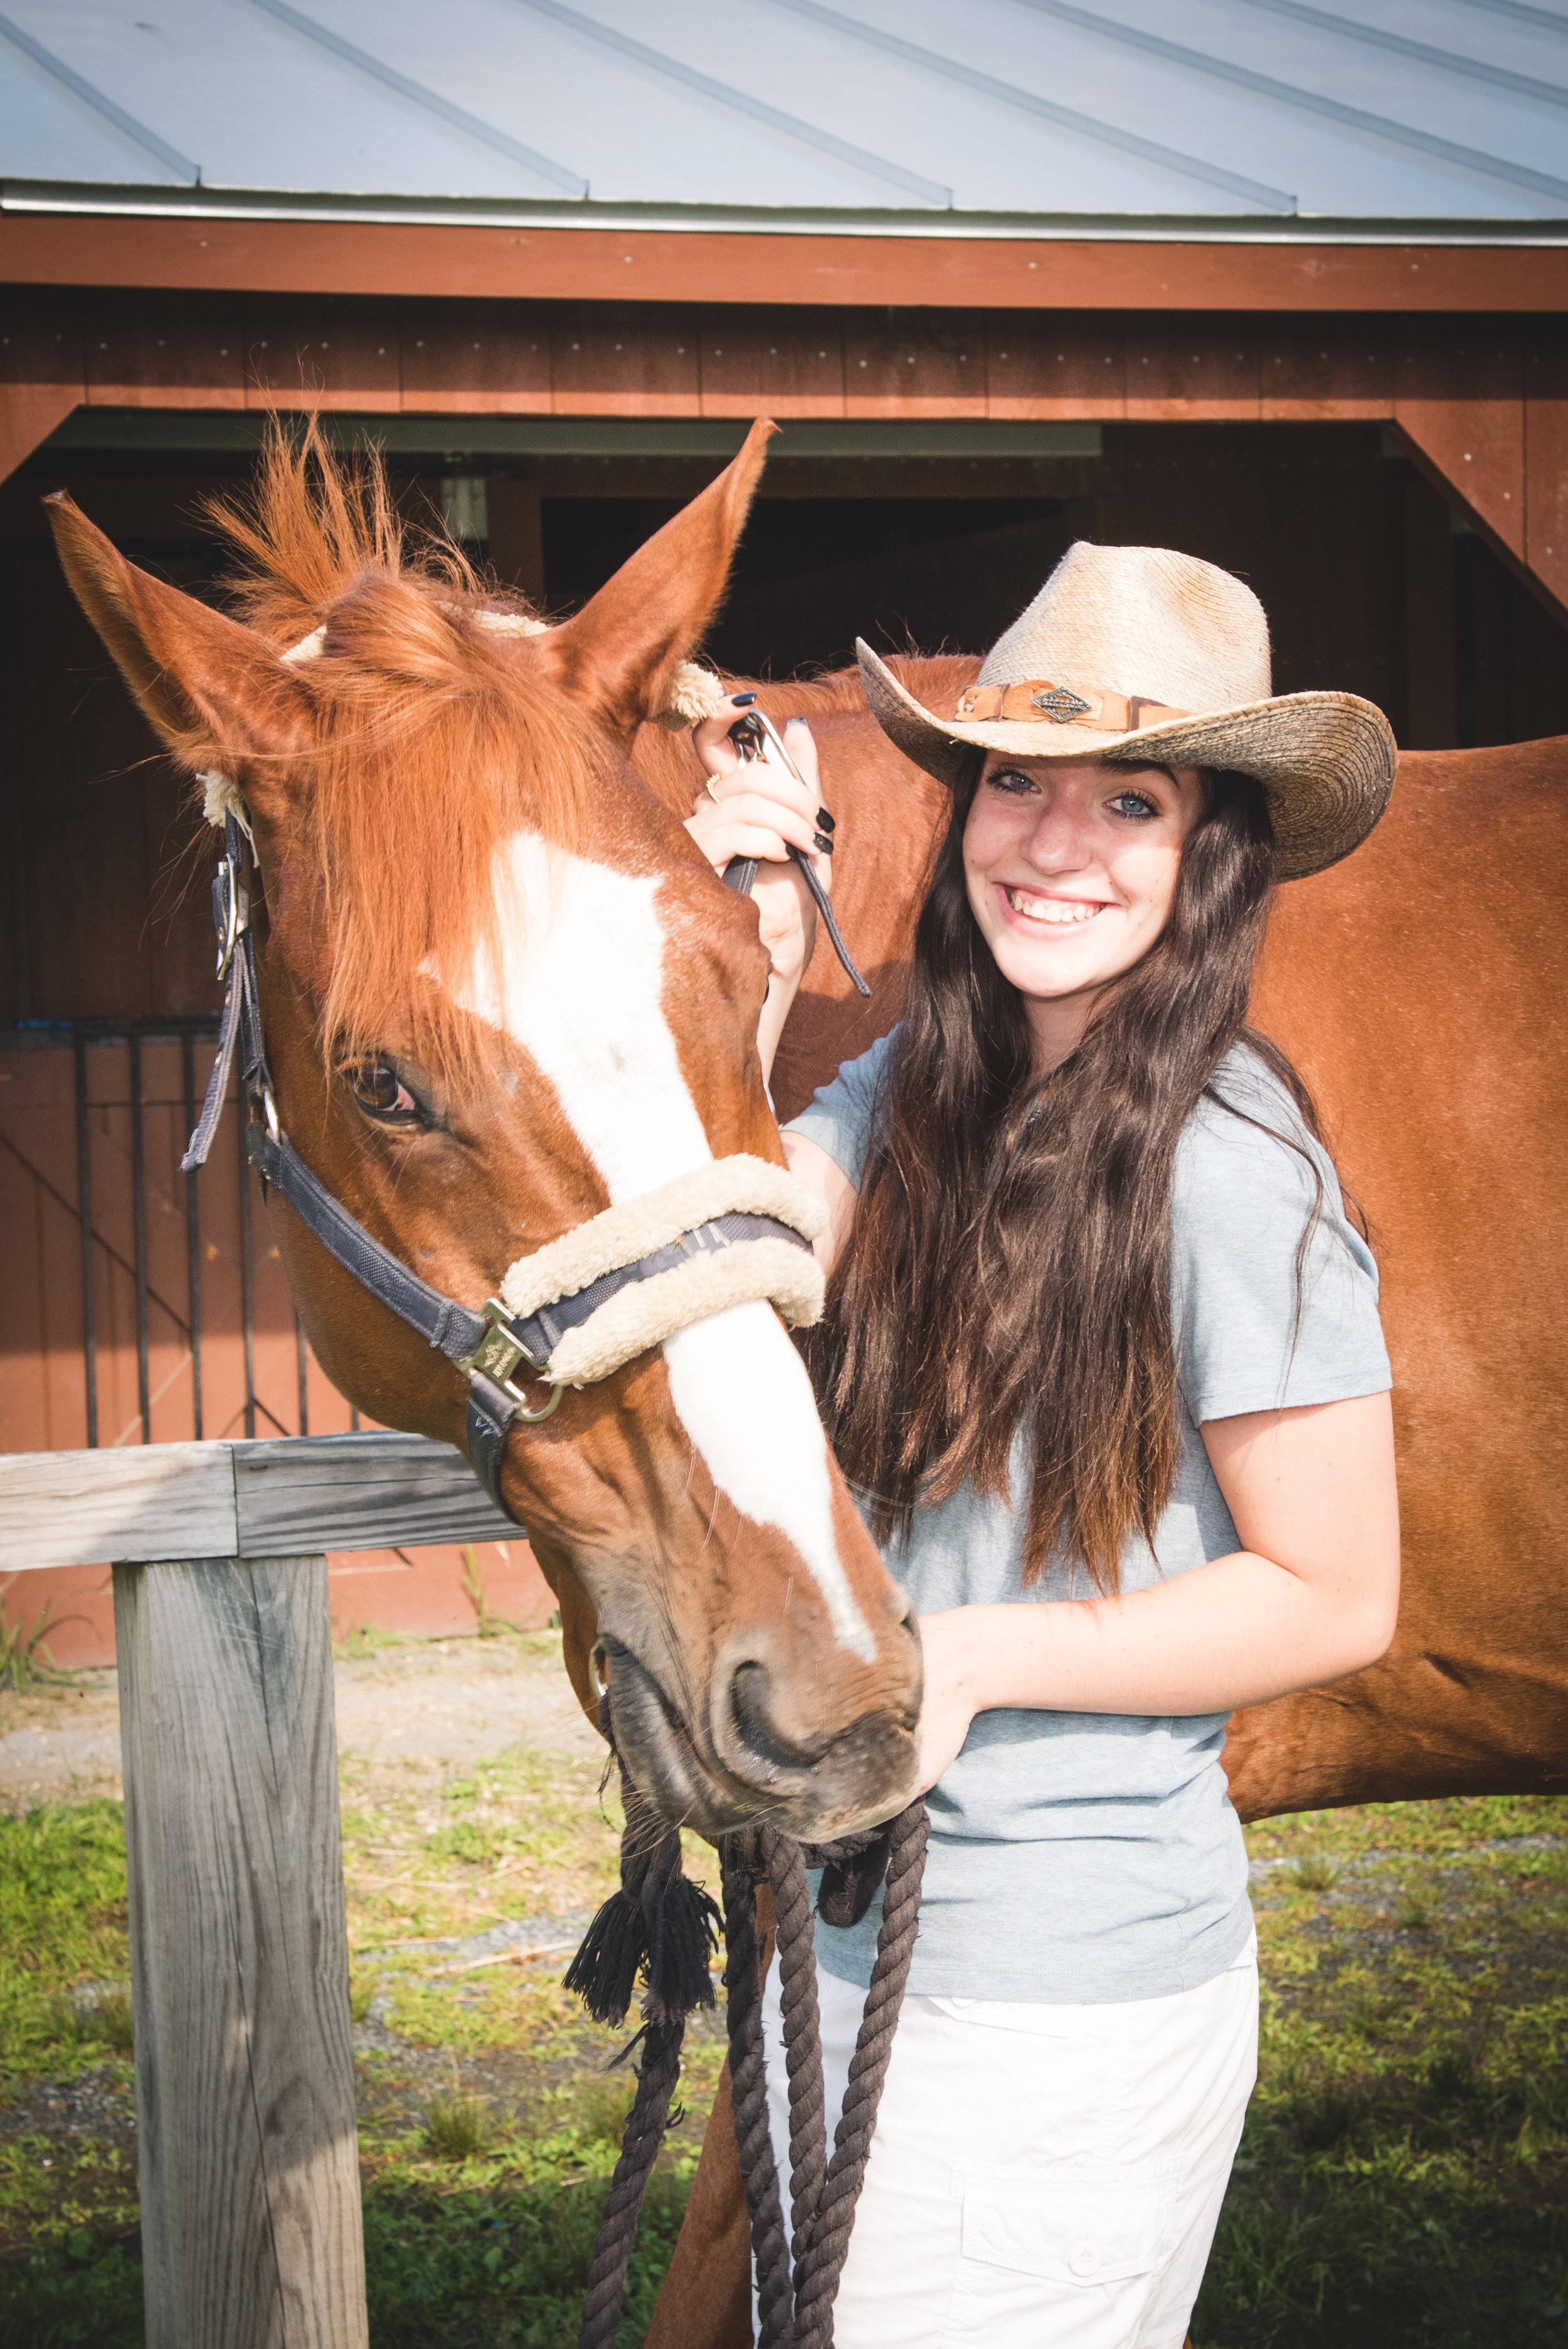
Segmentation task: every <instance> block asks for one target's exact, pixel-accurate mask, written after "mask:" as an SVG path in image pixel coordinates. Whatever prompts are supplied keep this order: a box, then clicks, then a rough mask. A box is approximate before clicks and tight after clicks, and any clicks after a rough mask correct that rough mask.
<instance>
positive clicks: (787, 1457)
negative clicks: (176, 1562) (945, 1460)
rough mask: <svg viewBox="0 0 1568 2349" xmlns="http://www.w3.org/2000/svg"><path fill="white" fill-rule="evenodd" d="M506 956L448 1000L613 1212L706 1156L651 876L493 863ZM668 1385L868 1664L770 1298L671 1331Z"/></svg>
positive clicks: (581, 865)
mask: <svg viewBox="0 0 1568 2349" xmlns="http://www.w3.org/2000/svg"><path fill="white" fill-rule="evenodd" d="M492 874H493V883H494V889H495V906H496V917H497V934H498V936H499V938H500V967H499V968H497V964H496V958H495V957H493V956H492V955H491V954H490V951H489V950H488V948H484V947H481V948H480V952H479V953H478V955H477V956H476V957H475V962H474V968H473V970H472V973H471V974H470V977H469V983H468V985H467V986H466V987H465V988H460V989H459V990H458V999H459V1001H460V1002H461V1003H462V1004H463V1006H464V1008H465V1009H467V1010H469V1011H472V1012H473V1013H475V1014H476V1015H477V1017H478V1018H480V1019H485V1020H488V1021H489V1022H490V1025H491V1026H492V1027H495V1028H499V1029H500V1030H503V1032H504V1033H505V1034H507V1035H509V1036H512V1037H515V1038H516V1040H517V1041H518V1042H519V1043H520V1044H521V1045H522V1047H523V1048H524V1050H526V1051H527V1052H528V1053H529V1054H530V1055H531V1057H532V1059H533V1060H534V1061H535V1062H536V1063H537V1064H538V1066H539V1067H540V1069H542V1071H543V1073H544V1074H545V1076H547V1077H548V1078H549V1080H550V1081H551V1083H552V1085H553V1086H554V1088H555V1091H556V1094H557V1097H558V1098H559V1100H560V1102H561V1106H562V1111H563V1112H564V1113H565V1115H566V1117H567V1119H568V1120H569V1121H570V1123H571V1124H572V1127H573V1131H574V1132H575V1133H576V1135H577V1138H578V1140H579V1141H580V1142H581V1143H582V1144H583V1149H584V1150H585V1151H586V1152H587V1154H588V1155H589V1157H590V1158H591V1159H592V1160H593V1164H594V1165H595V1166H596V1167H597V1168H598V1170H599V1173H600V1174H602V1175H603V1178H604V1184H605V1187H606V1189H607V1190H608V1191H609V1194H610V1200H611V1204H612V1206H618V1205H619V1204H620V1203H621V1201H622V1200H624V1199H631V1198H635V1197H636V1196H637V1195H638V1194H639V1193H640V1192H643V1191H652V1190H655V1189H656V1188H657V1187H658V1185H660V1184H662V1183H668V1182H672V1181H673V1180H674V1179H675V1177H676V1175H677V1174H688V1173H689V1172H690V1171H691V1169H692V1168H693V1167H695V1166H705V1165H709V1164H712V1161H713V1151H712V1148H711V1146H710V1145H709V1143H708V1139H707V1133H706V1132H705V1131H704V1128H703V1123H702V1120H701V1118H700V1117H699V1116H698V1115H697V1111H696V1102H694V1101H693V1100H692V1097H691V1094H690V1092H689V1091H688V1090H687V1087H686V1079H685V1077H684V1076H683V1075H682V1074H681V1066H680V1057H679V1055H678V1053H677V1052H676V1042H675V1038H674V1036H673V1035H672V1034H671V1033H670V1029H669V1025H668V1022H667V1021H666V1020H665V1013H664V1001H663V998H664V960H665V932H664V925H663V923H662V921H661V920H660V917H659V912H658V905H657V899H658V894H659V886H660V883H659V876H658V875H657V874H634V873H617V872H615V871H614V870H613V869H612V867H610V866H609V865H607V864H593V863H591V862H589V860H588V859H586V858H585V857H581V856H574V855H572V854H569V853H568V852H567V851H565V850H563V849H552V848H550V847H549V846H548V845H547V844H546V843H545V842H544V841H543V840H542V838H541V837H540V835H539V834H538V833H515V834H514V835H513V837H512V838H511V840H510V841H508V842H507V843H505V845H504V846H503V847H502V848H500V849H499V850H498V851H497V853H496V857H495V863H494V865H493V867H492ZM665 1363H666V1365H667V1367H668V1370H669V1377H670V1391H671V1393H672V1396H673V1398H674V1401H675V1406H676V1413H677V1414H678V1416H679V1418H680V1422H681V1424H682V1426H683V1427H684V1428H685V1429H686V1433H687V1434H688V1435H689V1436H690V1437H691V1440H692V1442H693V1443H694V1444H696V1448H697V1450H698V1451H699V1452H700V1453H701V1454H702V1456H703V1458H704V1460H705V1461H706V1462H707V1469H708V1474H709V1475H711V1477H712V1478H713V1481H714V1483H715V1485H717V1487H718V1489H719V1491H720V1492H722V1493H724V1494H725V1495H727V1497H728V1499H729V1500H731V1501H732V1502H733V1503H734V1505H735V1506H736V1507H737V1508H738V1510H739V1511H740V1513H741V1515H742V1516H747V1517H750V1518H751V1519H752V1520H753V1521H754V1522H755V1523H756V1524H758V1525H763V1526H772V1527H773V1528H774V1529H775V1530H776V1531H778V1532H779V1533H781V1534H783V1535H784V1536H785V1537H786V1538H787V1539H788V1540H789V1541H790V1542H792V1543H793V1544H794V1546H795V1547H796V1548H797V1549H798V1550H799V1553H800V1556H801V1557H802V1558H804V1560H805V1562H806V1565H807V1566H808V1568H810V1573H811V1576H812V1578H813V1579H814V1581H815V1582H816V1585H817V1588H818V1589H819V1590H820V1593H821V1597H822V1601H823V1604H824V1606H825V1607H826V1608H827V1610H828V1618H829V1620H830V1623H831V1624H832V1627H833V1633H834V1636H835V1638H836V1639H837V1640H839V1641H840V1642H841V1644H842V1645H843V1646H845V1647H847V1648H850V1649H851V1650H852V1651H854V1653H855V1654H857V1655H859V1656H862V1657H864V1659H865V1661H867V1662H868V1663H870V1662H872V1661H874V1659H875V1655H876V1641H875V1640H874V1638H873V1637H872V1631H871V1628H870V1626H869V1625H868V1623H867V1622H866V1619H865V1618H864V1616H863V1615H862V1614H861V1610H860V1609H859V1607H858V1606H857V1605H856V1603H855V1599H854V1595H853V1593H852V1592H851V1589H850V1585H849V1578H848V1576H847V1575H846V1574H845V1572H844V1569H843V1565H842V1563H841V1559H840V1557H839V1545H838V1540H837V1537H836V1535H835V1533H834V1529H833V1507H832V1483H831V1479H830V1475H829V1473H828V1445H827V1439H826V1437H825V1436H824V1435H823V1433H822V1423H821V1421H820V1419H819V1418H818V1416H817V1407H816V1404H815V1403H814V1402H813V1401H812V1397H811V1389H810V1381H808V1379H807V1377H806V1373H805V1371H804V1369H803V1367H802V1365H801V1362H800V1358H799V1355H798V1354H797V1353H796V1351H795V1349H794V1347H793V1346H792V1345H791V1344H790V1342H789V1339H788V1338H787V1337H786V1336H785V1334H784V1331H783V1330H782V1328H781V1327H780V1326H779V1319H778V1316H777V1315H776V1314H775V1313H774V1311H773V1309H772V1308H771V1307H770V1306H769V1305H766V1304H763V1303H760V1302H758V1303H757V1304H752V1305H738V1306H733V1307H731V1308H730V1309H729V1310H728V1311H727V1312H726V1313H717V1314H715V1315H713V1316H712V1318H711V1319H708V1320H707V1321H699V1322H697V1323H696V1324H695V1325H694V1327H693V1328H691V1329H689V1330H679V1331H678V1332H677V1333H676V1335H675V1336H674V1337H673V1338H668V1339H666V1340H665Z"/></svg>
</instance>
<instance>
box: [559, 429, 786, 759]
mask: <svg viewBox="0 0 1568 2349" xmlns="http://www.w3.org/2000/svg"><path fill="white" fill-rule="evenodd" d="M778 429H779V428H778V426H777V425H776V424H770V423H769V422H768V421H767V419H765V418H762V417H758V420H757V422H756V423H755V424H754V425H753V426H752V428H751V429H750V431H749V432H748V434H747V436H746V440H745V441H744V443H743V445H742V447H741V449H740V450H739V453H738V455H737V456H736V457H734V458H732V460H730V462H729V463H728V464H727V466H726V467H725V469H724V471H723V472H722V473H720V475H719V476H718V479H717V481H710V482H709V483H708V486H707V489H706V490H704V491H703V492H702V494H701V496H700V497H696V498H694V499H693V500H692V502H691V503H690V505H689V506H685V507H683V508H682V510H681V512H679V513H678V514H676V516H675V517H674V519H673V520H672V521H670V522H667V523H665V526H664V528H663V529H662V530H660V531H655V533H654V535H653V537H652V538H650V539H649V540H648V542H647V543H646V545H645V546H640V547H639V548H638V549H637V552H636V553H635V554H634V555H633V556H631V558H630V559H629V560H628V561H627V562H625V563H623V564H622V565H621V568H620V569H619V571H617V572H616V574H615V575H614V578H613V579H609V580H606V582H605V584H604V585H603V587H601V588H600V590H599V592H598V594H597V595H595V596H593V598H592V599H591V601H589V602H588V603H586V604H584V605H583V609H582V610H581V611H580V612H579V613H578V614H577V615H576V616H575V617H574V618H573V619H570V620H564V621H562V624H561V626H559V627H556V628H552V630H551V632H550V634H549V636H547V637H541V638H540V639H539V642H540V644H541V645H542V646H547V647H548V648H549V657H550V659H551V660H552V663H553V664H554V665H555V667H556V670H557V674H558V675H559V677H560V678H561V682H562V685H563V686H564V688H565V689H566V690H567V692H569V693H571V694H573V695H575V696H576V697H578V698H582V699H583V700H588V701H592V702H593V704H594V705H595V706H596V708H597V709H598V710H599V711H600V713H601V715H602V716H603V717H604V718H605V719H608V721H609V723H610V724H611V725H612V726H613V727H614V729H615V730H616V731H617V732H618V733H619V734H621V735H622V736H623V737H624V739H626V740H630V738H631V736H632V735H633V734H634V733H635V731H636V730H637V728H638V727H639V726H640V725H642V724H643V722H644V720H645V719H649V718H654V717H656V716H657V715H658V713H659V711H660V710H661V709H664V707H665V701H666V698H667V696H668V692H669V684H670V679H671V678H672V677H673V675H674V674H675V670H676V666H677V664H678V663H679V662H681V661H683V660H684V659H685V658H686V655H687V654H688V653H689V652H690V651H691V650H692V648H693V647H694V646H695V645H696V642H697V640H698V639H699V637H700V636H701V635H702V633H703V630H704V629H705V628H706V627H707V624H708V622H709V620H710V619H711V618H712V617H713V615H714V612H715V611H716V610H717V605H718V601H719V598H720V596H721V595H723V593H724V587H725V582H726V580H727V578H728V576H729V565H730V562H731V559H732V558H733V556H734V554H735V549H736V546H737V544H738V542H739V538H740V533H741V532H742V530H743V529H744V528H745V526H746V517H747V514H748V512H749V511H750V508H751V500H752V497H753V495H754V493H755V492H756V488H757V484H758V480H759V479H760V478H761V473H762V468H763V466H764V465H765V464H766V462H767V460H768V443H769V440H771V438H772V436H773V434H774V433H775V432H776V431H777V430H778Z"/></svg>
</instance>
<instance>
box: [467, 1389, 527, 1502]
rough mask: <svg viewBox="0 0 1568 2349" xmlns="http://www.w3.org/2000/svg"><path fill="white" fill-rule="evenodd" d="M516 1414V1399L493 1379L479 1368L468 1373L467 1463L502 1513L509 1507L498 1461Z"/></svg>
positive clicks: (501, 1455)
mask: <svg viewBox="0 0 1568 2349" xmlns="http://www.w3.org/2000/svg"><path fill="white" fill-rule="evenodd" d="M516 1417H517V1405H516V1403H514V1402H513V1401H512V1399H511V1396H510V1395H509V1394H506V1393H503V1392H502V1391H501V1389H500V1387H498V1386H497V1385H496V1383H495V1381H494V1380H493V1379H487V1378H486V1376H485V1374H484V1372H483V1371H471V1372H470V1373H469V1467H470V1468H471V1469H472V1470H473V1472H474V1475H476V1476H477V1477H478V1478H479V1480H480V1484H481V1485H483V1486H484V1490H485V1495H486V1497H487V1499H489V1500H490V1502H492V1503H493V1505H494V1506H495V1507H496V1508H498V1509H499V1510H500V1513H501V1515H502V1516H506V1517H510V1516H511V1510H510V1509H509V1508H508V1507H507V1505H506V1503H505V1502H504V1501H503V1500H502V1498H501V1491H500V1464H501V1461H502V1459H503V1457H504V1456H505V1453H506V1439H507V1437H508V1436H509V1435H510V1434H511V1423H512V1422H513V1420H514V1419H515V1418H516ZM512 1522H513V1523H514V1524H515V1523H516V1519H515V1518H513V1519H512Z"/></svg>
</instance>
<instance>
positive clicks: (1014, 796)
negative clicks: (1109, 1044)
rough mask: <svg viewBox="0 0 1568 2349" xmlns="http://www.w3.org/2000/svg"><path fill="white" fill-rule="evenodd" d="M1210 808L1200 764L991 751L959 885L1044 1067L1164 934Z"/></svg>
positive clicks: (1062, 1051)
mask: <svg viewBox="0 0 1568 2349" xmlns="http://www.w3.org/2000/svg"><path fill="white" fill-rule="evenodd" d="M1202 807H1203V786H1202V777H1201V776H1200V774H1199V772H1198V770H1197V769H1196V768H1195V767H1177V768H1168V767H1123V766H1116V767H1112V766H1107V765H1105V764H1103V763H1102V762H1101V761H1098V760H1093V759H1010V758H1008V757H1007V756H1006V754H1005V753H1003V752H1001V751H995V750H993V751H991V752H989V753H988V754H987V757H986V761H985V771H984V773H983V774H982V776H981V779H980V782H979V784H978V786H977V788H976V790H975V798H974V801H973V802H972V804H971V806H970V810H969V816H968V820H967V823H965V831H964V875H965V888H966V891H967V895H968V898H969V905H970V908H971V910H972V912H973V913H974V916H975V921H976V922H977V923H978V924H979V926H980V932H981V935H982V936H983V937H984V938H985V943H986V945H987V946H988V947H990V949H991V952H992V954H993V955H994V957H995V961H996V968H998V970H1000V972H1001V973H1002V976H1003V978H1006V979H1007V980H1008V981H1010V983H1011V984H1012V985H1013V986H1014V987H1016V988H1017V990H1018V992H1019V994H1020V995H1021V996H1022V997H1023V999H1024V1002H1025V1009H1026V1012H1027V1015H1028V1018H1029V1023H1030V1026H1031V1028H1032V1029H1033V1030H1034V1033H1035V1037H1036V1041H1037V1048H1038V1050H1039V1054H1040V1058H1041V1061H1042V1063H1043V1065H1045V1066H1047V1067H1050V1066H1054V1065H1055V1063H1056V1062H1057V1061H1060V1060H1062V1059H1064V1058H1065V1057H1066V1055H1067V1054H1068V1052H1069V1051H1071V1050H1072V1049H1073V1047H1074V1046H1075V1045H1076V1044H1077V1042H1078V1038H1079V1037H1080V1036H1081V1035H1082V1033H1083V1030H1084V1029H1085V1028H1086V1027H1087V1025H1088V1021H1089V1019H1090V1018H1091V1016H1092V1014H1093V1012H1094V1009H1095V1007H1096V1005H1097V1004H1098V1003H1099V1001H1100V999H1101V998H1102V997H1103V996H1104V994H1105V992H1106V990H1107V989H1108V988H1109V987H1111V986H1112V985H1113V984H1114V982H1115V981H1116V980H1117V979H1119V978H1120V977H1121V976H1122V974H1123V973H1124V972H1126V971H1129V970H1130V969H1131V968H1132V967H1133V965H1134V964H1135V963H1138V962H1140V961H1141V960H1142V958H1143V957H1144V956H1145V955H1146V954H1147V953H1148V952H1149V949H1150V947H1152V946H1153V944H1154V942H1155V940H1156V939H1157V938H1158V937H1159V936H1160V934H1161V931H1162V930H1163V929H1164V927H1165V925H1166V923H1167V921H1168V920H1169V919H1170V916H1171V905H1172V902H1173V900H1174V898H1175V895H1176V876H1177V874H1178V872H1179V870H1180V867H1181V846H1182V843H1183V842H1184V841H1185V839H1186V837H1187V834H1188V833H1190V832H1191V828H1192V826H1193V824H1194V823H1196V822H1197V820H1198V817H1199V816H1200V814H1201V813H1202Z"/></svg>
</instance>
